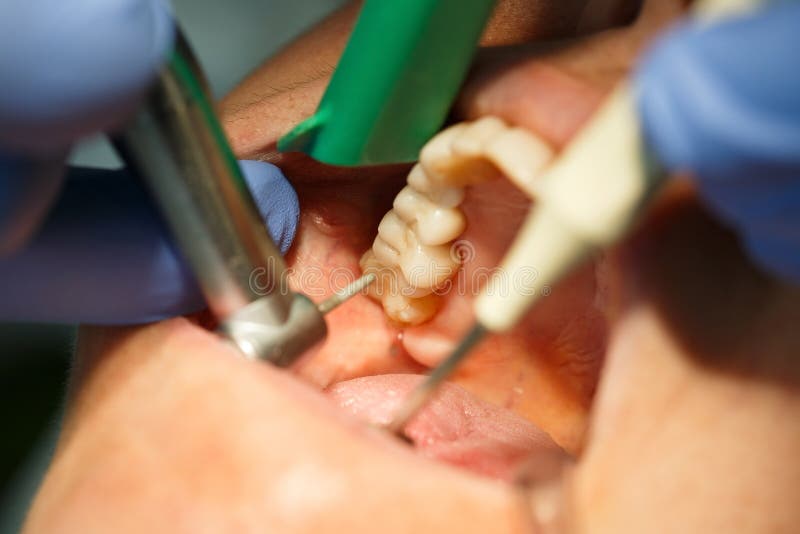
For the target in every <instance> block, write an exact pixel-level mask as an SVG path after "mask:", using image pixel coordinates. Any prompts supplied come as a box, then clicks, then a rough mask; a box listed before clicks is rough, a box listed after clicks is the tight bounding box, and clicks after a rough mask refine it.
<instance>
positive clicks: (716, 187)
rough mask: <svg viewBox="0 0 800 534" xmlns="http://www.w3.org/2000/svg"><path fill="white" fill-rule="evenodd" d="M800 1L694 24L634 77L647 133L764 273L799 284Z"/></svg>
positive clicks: (654, 54)
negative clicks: (689, 175) (695, 185)
mask: <svg viewBox="0 0 800 534" xmlns="http://www.w3.org/2000/svg"><path fill="white" fill-rule="evenodd" d="M798 50H800V4H798V3H796V2H795V3H793V4H791V3H786V2H784V3H780V4H778V5H775V6H772V7H769V8H765V9H763V10H761V11H757V12H755V13H754V14H751V15H747V16H742V17H739V18H736V19H730V20H727V21H723V22H720V23H717V24H713V25H710V26H704V25H703V23H697V22H692V23H687V24H684V25H683V26H681V27H679V28H678V29H677V30H675V31H673V32H671V33H670V34H669V35H667V36H666V37H665V38H664V39H662V40H661V42H660V43H658V44H657V45H656V46H655V47H654V49H653V50H652V51H651V53H650V54H649V55H648V56H646V57H645V59H644V62H643V63H642V64H641V66H640V68H639V70H638V72H637V75H636V89H637V93H638V98H639V102H638V103H639V111H640V115H641V117H642V120H643V126H644V128H645V132H646V136H647V138H648V141H649V143H650V146H651V147H653V148H654V149H655V151H656V153H657V155H658V156H659V158H660V159H661V161H662V162H663V163H664V164H665V165H666V166H667V167H668V168H669V170H672V171H690V172H692V174H693V175H694V176H695V177H696V180H697V183H698V186H699V190H700V193H701V195H702V196H703V197H704V199H705V201H706V202H707V204H708V205H709V206H710V207H711V208H712V210H714V211H715V212H716V213H717V214H718V215H719V216H720V217H721V218H722V219H723V220H725V221H727V222H728V223H729V224H731V225H732V226H733V227H734V228H735V229H736V230H737V231H738V232H739V233H740V235H741V236H742V238H743V241H744V244H745V246H746V247H747V249H748V251H749V253H750V255H751V257H752V258H753V259H754V260H755V261H756V262H757V263H758V264H760V265H761V266H762V267H764V268H765V269H766V270H767V271H769V272H771V273H773V274H776V275H778V276H781V277H784V278H787V279H789V280H793V281H795V282H797V283H800V61H799V60H798V56H797V51H798Z"/></svg>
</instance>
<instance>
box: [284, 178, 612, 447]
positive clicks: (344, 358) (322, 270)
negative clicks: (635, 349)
mask: <svg viewBox="0 0 800 534" xmlns="http://www.w3.org/2000/svg"><path fill="white" fill-rule="evenodd" d="M395 183H396V182H394V181H393V180H386V181H383V182H378V183H369V182H367V183H365V182H363V181H360V180H359V181H353V182H349V181H341V182H337V183H335V184H331V183H330V182H327V183H325V184H319V183H314V184H312V183H308V184H306V183H301V184H298V185H297V189H298V194H299V197H300V199H301V210H302V214H303V215H302V218H301V224H300V229H299V233H298V236H297V239H296V241H295V245H294V246H293V249H292V252H291V253H290V255H289V258H288V261H289V264H290V266H291V267H292V270H293V274H292V276H291V278H290V282H291V283H292V285H293V286H294V287H295V288H296V289H299V290H302V291H303V292H305V293H306V294H308V295H309V296H311V298H312V299H314V300H317V301H319V300H322V299H323V298H325V297H327V296H329V295H330V294H331V293H332V292H334V291H335V290H337V289H341V288H342V287H343V286H344V285H346V284H347V283H348V282H349V281H352V280H353V279H354V277H356V276H359V275H360V270H359V265H358V260H359V258H360V257H361V255H362V254H363V252H364V251H365V250H367V249H368V248H369V247H370V245H371V243H372V240H373V238H374V236H375V233H376V228H377V224H378V222H379V221H380V218H381V217H382V216H383V214H384V213H385V212H386V210H387V209H388V207H390V205H391V200H392V198H393V197H394V195H395V194H396V192H397V187H396V186H394V184H395ZM397 183H401V182H397ZM526 209H527V202H526V201H524V199H523V198H522V197H521V195H517V194H516V192H515V190H514V188H513V187H512V186H510V185H509V184H507V183H505V182H503V181H497V182H495V183H493V184H487V185H484V186H480V187H478V188H474V189H473V190H472V191H471V192H470V193H468V197H467V200H466V202H465V212H466V213H467V216H468V220H469V227H468V230H467V231H466V232H465V234H464V235H463V236H462V240H461V243H462V245H463V246H464V247H467V248H468V254H467V256H466V257H465V262H464V265H463V269H462V271H461V272H460V273H459V275H458V276H459V277H460V278H459V279H458V280H456V281H455V283H454V284H453V285H452V286H451V287H450V290H449V291H448V292H446V293H445V294H444V295H443V297H442V306H441V309H440V311H439V312H438V313H437V315H436V316H434V318H433V319H432V320H431V321H429V322H427V323H425V324H422V325H419V326H416V327H408V328H404V327H401V326H399V325H397V324H395V323H393V322H391V321H390V320H389V319H388V318H387V316H386V315H385V313H384V312H383V309H382V308H381V305H380V304H379V303H377V302H375V301H373V300H371V299H370V298H368V297H367V296H364V295H359V296H357V297H355V298H354V299H352V300H351V301H349V302H347V303H346V304H345V305H343V306H341V307H340V308H339V309H337V310H335V311H333V312H332V313H330V314H329V315H328V316H327V318H326V319H327V322H328V327H329V335H328V337H327V339H326V340H325V341H324V342H323V343H322V344H321V345H320V346H319V347H317V348H316V349H315V350H314V351H312V352H311V353H309V354H308V355H307V356H306V357H304V358H303V359H301V360H300V361H299V362H298V363H297V364H296V365H295V367H294V369H293V371H294V372H295V373H297V374H298V375H299V376H301V377H303V378H304V379H305V380H307V381H310V382H311V383H313V384H315V385H316V386H318V387H320V388H326V387H329V386H331V385H333V384H336V383H339V382H343V381H346V380H350V379H354V378H358V377H364V376H372V375H383V374H397V373H408V374H418V373H424V372H425V371H427V370H428V369H430V368H432V367H434V366H435V365H437V364H438V363H439V362H440V361H441V360H442V359H443V358H444V357H445V356H446V355H447V353H448V352H449V351H450V349H451V348H452V347H453V346H454V344H455V343H457V341H458V340H459V338H460V336H461V335H463V333H464V332H465V330H466V329H467V328H468V327H469V324H470V322H471V320H472V312H471V305H472V296H473V294H474V293H475V292H477V290H478V288H479V287H480V285H481V278H480V277H479V276H477V275H478V274H480V273H483V272H485V270H486V269H487V268H491V267H493V266H494V265H496V264H497V263H498V262H499V260H500V259H501V257H502V254H503V252H504V250H505V249H506V248H507V246H508V245H509V244H510V242H511V240H512V239H513V237H514V235H515V232H516V226H517V224H518V223H519V222H521V220H522V218H523V216H524V214H525V211H526ZM500 213H502V214H503V216H504V221H506V222H508V223H509V224H502V225H499V224H495V223H491V221H493V220H495V218H496V217H497V216H498V215H499V214H500ZM487 221H488V222H487ZM484 281H485V276H484ZM600 287H601V285H600V284H599V283H598V278H597V275H596V269H595V268H594V267H592V266H589V267H587V268H586V269H583V270H582V271H580V272H579V273H576V274H575V275H574V276H572V277H571V278H570V279H569V280H567V281H565V282H564V283H563V284H561V285H559V286H558V287H556V288H553V292H552V294H551V295H550V296H548V297H547V298H546V299H543V301H542V304H541V305H540V306H539V307H538V308H537V310H536V311H534V312H533V313H532V314H531V315H530V317H529V318H527V319H526V320H525V321H524V324H521V325H519V327H518V328H516V329H515V330H514V331H513V332H511V333H509V334H506V335H502V336H490V337H489V338H488V339H487V340H486V341H485V342H484V343H482V344H481V345H480V346H479V347H477V349H476V350H475V351H474V354H472V355H471V357H470V359H469V360H468V361H467V362H466V363H465V364H464V365H463V367H462V368H461V369H460V370H459V371H458V372H457V374H456V375H455V377H454V378H453V382H455V383H457V384H459V385H461V386H463V387H464V388H466V389H467V390H469V391H470V392H472V393H473V394H475V395H477V396H478V397H480V398H482V399H483V400H485V401H488V402H491V403H493V404H495V405H498V406H501V407H504V408H507V409H509V410H511V411H513V412H516V413H517V414H519V415H522V416H523V417H525V418H527V419H529V420H530V421H533V422H534V423H536V424H537V425H538V426H539V427H540V428H542V429H543V430H545V431H546V432H547V433H549V434H550V435H551V436H552V437H553V438H554V440H555V441H556V442H557V443H558V444H559V445H561V446H563V447H564V448H566V449H567V450H571V451H575V450H577V449H579V447H580V443H581V441H582V437H583V434H584V430H585V427H586V417H587V413H588V408H589V405H590V403H591V399H592V396H593V393H594V389H595V385H596V382H597V376H598V370H599V366H600V364H601V360H602V354H603V350H604V348H605V341H606V325H605V316H604V314H603V311H602V309H601V307H599V306H598V302H600V301H601V300H602V299H598V298H597V297H598V294H599V288H600Z"/></svg>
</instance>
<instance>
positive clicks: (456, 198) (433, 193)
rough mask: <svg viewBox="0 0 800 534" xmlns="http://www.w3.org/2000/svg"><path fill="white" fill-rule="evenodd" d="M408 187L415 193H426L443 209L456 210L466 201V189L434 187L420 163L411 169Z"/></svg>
mask: <svg viewBox="0 0 800 534" xmlns="http://www.w3.org/2000/svg"><path fill="white" fill-rule="evenodd" d="M408 185H409V186H411V187H412V188H413V189H414V190H415V191H419V192H420V193H425V194H426V195H427V196H428V197H429V198H430V199H431V201H432V202H434V203H435V204H437V205H439V206H442V207H443V208H455V207H456V206H458V205H459V204H461V202H463V200H464V188H462V187H447V186H439V185H434V184H433V183H431V181H430V179H429V178H428V175H427V174H426V173H425V170H424V169H423V168H422V166H421V165H420V164H419V163H417V164H416V165H414V168H412V169H411V172H410V173H409V175H408Z"/></svg>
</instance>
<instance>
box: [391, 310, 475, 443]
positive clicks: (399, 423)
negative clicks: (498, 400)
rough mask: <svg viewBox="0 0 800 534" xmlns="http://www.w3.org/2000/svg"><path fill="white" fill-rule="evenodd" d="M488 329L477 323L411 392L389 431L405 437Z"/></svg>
mask: <svg viewBox="0 0 800 534" xmlns="http://www.w3.org/2000/svg"><path fill="white" fill-rule="evenodd" d="M485 334H486V329H485V328H484V327H483V326H482V325H481V324H480V323H476V324H475V325H474V326H473V327H472V328H471V329H470V331H469V332H467V335H466V336H464V338H463V339H462V340H461V342H460V343H459V344H458V346H457V347H456V348H455V350H453V352H452V353H450V356H448V357H447V359H445V360H444V361H443V362H442V363H441V364H439V366H438V367H437V368H436V369H434V370H433V371H432V372H431V374H429V375H428V376H427V377H426V378H425V380H424V381H423V382H422V384H420V385H419V386H417V387H416V389H414V390H413V391H412V392H411V395H409V396H408V398H406V399H405V401H404V402H403V404H402V405H401V406H400V410H399V411H398V412H397V414H395V416H394V419H392V422H391V423H390V424H389V426H388V427H387V429H388V430H389V432H391V433H392V434H396V435H398V436H400V437H403V430H404V429H405V427H406V425H408V423H409V422H411V420H412V419H414V417H416V415H417V414H418V413H419V411H420V410H421V409H422V408H424V407H425V405H426V404H428V402H429V401H430V400H431V399H433V396H434V394H435V393H436V391H437V390H438V389H439V386H441V385H442V383H444V381H445V380H447V378H448V377H450V375H452V374H453V372H454V371H455V370H456V369H457V368H458V366H459V364H460V363H461V362H462V361H463V360H464V358H466V357H467V355H468V354H469V353H470V351H471V350H472V348H473V347H474V346H475V345H477V344H478V342H480V341H481V339H483V336H484V335H485Z"/></svg>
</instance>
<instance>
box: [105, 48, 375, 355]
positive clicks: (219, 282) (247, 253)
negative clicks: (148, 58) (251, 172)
mask: <svg viewBox="0 0 800 534" xmlns="http://www.w3.org/2000/svg"><path fill="white" fill-rule="evenodd" d="M115 144H116V146H117V149H118V151H119V152H120V154H121V155H122V157H123V159H124V160H125V161H126V163H127V164H128V165H129V166H131V167H132V168H133V169H134V170H135V171H136V172H137V173H138V174H139V175H140V176H141V177H142V179H143V180H144V181H145V184H146V186H147V187H148V189H149V190H150V192H151V194H152V195H153V197H154V199H155V201H156V203H157V205H158V207H159V209H160V212H161V214H162V215H163V216H164V218H165V220H166V222H167V224H168V226H169V228H170V230H171V232H172V235H173V237H174V238H175V240H176V242H177V244H178V246H179V248H180V250H181V252H182V253H183V255H184V256H185V258H186V259H187V260H188V262H189V265H190V266H191V268H192V271H193V272H194V274H195V276H196V277H197V281H198V282H199V285H200V288H201V290H202V291H203V295H204V296H205V299H206V302H207V303H208V306H209V308H210V309H211V311H212V313H213V314H214V315H215V316H216V318H217V319H218V320H219V322H220V327H219V330H220V332H221V333H223V334H224V335H225V336H227V337H228V338H230V339H231V340H232V341H233V342H234V344H235V345H236V346H237V347H238V348H239V349H240V350H241V351H242V352H243V353H244V354H245V355H246V356H248V357H250V358H259V359H264V360H267V361H270V362H272V363H274V364H277V365H280V366H287V365H290V364H291V363H292V362H293V361H294V360H295V359H296V358H297V357H299V356H300V355H301V354H302V353H303V352H304V351H306V350H307V349H309V348H310V347H312V346H313V345H315V344H316V343H317V342H319V341H320V340H322V339H323V338H324V337H325V335H326V333H327V328H326V325H325V320H324V319H323V315H324V314H325V313H327V312H328V311H330V310H332V309H333V308H335V307H336V306H338V305H339V304H341V303H342V302H344V301H345V300H347V298H350V297H352V296H354V295H355V294H357V293H358V292H359V291H360V290H361V289H363V288H364V287H366V286H368V285H369V284H370V283H371V282H372V281H374V277H372V278H370V277H363V278H361V279H359V280H357V281H356V282H355V283H353V284H351V285H350V286H349V287H348V288H346V290H345V291H344V292H342V293H340V294H339V295H335V296H334V297H332V298H331V299H329V300H327V301H325V302H323V303H322V304H320V305H319V306H317V305H316V304H314V303H313V302H312V301H311V300H310V299H309V298H308V297H306V296H305V295H303V294H301V293H296V292H292V291H290V290H289V289H288V285H287V280H286V276H285V274H286V266H285V264H284V262H283V258H282V257H281V255H280V252H279V251H278V249H277V248H276V247H275V245H274V244H273V242H272V240H271V239H270V236H269V234H268V233H267V230H266V228H265V227H264V223H263V221H262V219H261V216H260V214H259V211H258V208H257V207H256V204H255V202H254V201H253V198H252V196H251V194H250V191H249V189H248V187H247V185H246V183H245V182H244V179H243V178H242V174H241V170H240V169H239V164H238V162H237V161H236V158H235V157H234V155H233V152H232V151H231V149H230V146H229V145H228V142H227V140H226V138H225V134H224V132H223V131H222V128H221V127H220V125H219V122H218V121H217V118H216V116H215V114H214V108H213V104H212V101H211V99H210V98H209V91H208V89H207V86H206V83H205V78H204V76H203V74H202V72H201V69H200V67H199V65H198V63H197V61H196V60H195V58H194V55H193V54H192V51H191V49H190V47H189V45H188V43H187V42H186V40H185V39H184V38H183V36H182V35H180V32H179V35H178V38H177V43H176V46H175V50H174V52H173V54H172V57H171V58H170V59H169V61H168V63H167V64H166V66H165V67H164V68H163V69H162V71H161V72H160V74H159V76H158V79H157V81H156V83H155V85H154V87H153V88H152V90H151V92H150V94H149V96H148V98H147V101H146V104H145V106H144V107H143V108H142V109H141V110H140V111H139V112H138V113H137V114H136V115H135V116H134V117H133V119H132V121H131V122H130V124H128V125H127V127H126V128H125V129H124V131H123V132H122V134H121V135H120V136H119V138H118V139H116V141H115Z"/></svg>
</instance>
